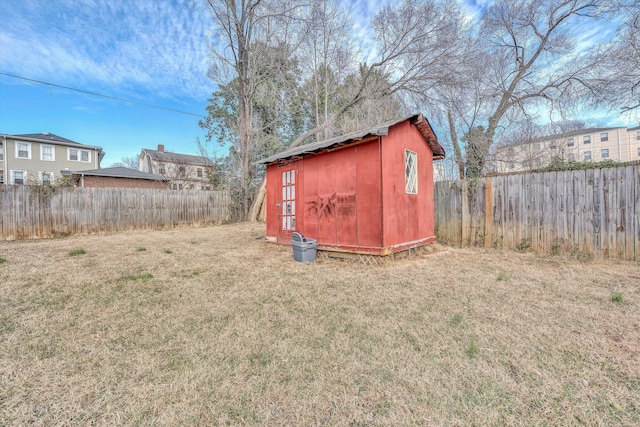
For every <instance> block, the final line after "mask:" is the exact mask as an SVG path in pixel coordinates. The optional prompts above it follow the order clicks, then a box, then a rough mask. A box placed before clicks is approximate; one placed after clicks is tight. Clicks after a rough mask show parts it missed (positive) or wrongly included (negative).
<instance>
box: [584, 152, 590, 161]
mask: <svg viewBox="0 0 640 427" xmlns="http://www.w3.org/2000/svg"><path fill="white" fill-rule="evenodd" d="M584 159H585V160H591V151H585V152H584Z"/></svg>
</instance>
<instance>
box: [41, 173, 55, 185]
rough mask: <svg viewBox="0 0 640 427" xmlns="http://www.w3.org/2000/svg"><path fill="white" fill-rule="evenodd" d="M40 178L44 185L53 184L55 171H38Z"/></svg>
mask: <svg viewBox="0 0 640 427" xmlns="http://www.w3.org/2000/svg"><path fill="white" fill-rule="evenodd" d="M38 179H39V180H40V182H41V183H42V184H44V185H51V184H53V172H38Z"/></svg>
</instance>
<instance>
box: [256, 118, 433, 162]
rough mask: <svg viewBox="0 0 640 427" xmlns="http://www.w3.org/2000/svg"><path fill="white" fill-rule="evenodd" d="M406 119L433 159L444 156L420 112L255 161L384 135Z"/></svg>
mask: <svg viewBox="0 0 640 427" xmlns="http://www.w3.org/2000/svg"><path fill="white" fill-rule="evenodd" d="M406 120H410V121H411V124H414V125H416V127H417V128H418V130H419V131H420V133H421V134H422V136H423V137H424V139H425V141H426V142H427V144H429V146H430V147H431V150H432V151H433V159H434V160H441V159H444V157H445V152H444V149H443V148H442V146H441V145H440V144H439V143H438V139H437V136H436V134H435V132H434V131H433V128H432V127H431V125H430V124H429V122H428V121H427V119H426V118H425V117H424V116H423V115H422V114H421V113H418V114H412V115H410V116H406V117H403V118H401V119H396V120H391V121H388V122H385V123H382V124H379V125H377V126H373V127H370V128H367V129H361V130H358V131H355V132H351V133H348V134H345V135H341V136H337V137H334V138H330V139H325V140H323V141H317V142H312V143H311V144H306V145H300V146H297V147H294V148H291V149H288V150H285V151H282V152H280V153H278V154H274V155H273V156H269V157H267V158H264V159H262V160H259V161H258V162H256V164H268V163H273V162H276V161H278V160H284V159H288V158H292V157H302V156H304V155H308V154H312V153H317V152H320V151H323V150H326V149H330V148H336V147H339V146H341V145H346V144H349V143H350V142H353V141H356V140H362V139H364V138H366V137H368V136H384V135H388V134H389V128H390V127H392V126H395V125H397V124H399V123H402V122H404V121H406Z"/></svg>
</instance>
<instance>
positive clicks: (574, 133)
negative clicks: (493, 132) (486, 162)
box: [497, 126, 631, 148]
mask: <svg viewBox="0 0 640 427" xmlns="http://www.w3.org/2000/svg"><path fill="white" fill-rule="evenodd" d="M615 129H626V128H625V127H624V126H618V127H612V128H588V129H578V130H572V131H570V132H564V133H557V134H553V135H548V136H541V137H538V138H531V139H526V140H523V141H517V142H514V143H512V144H504V145H500V146H499V147H497V148H508V147H517V146H520V145H528V144H531V143H534V142H543V141H553V140H554V139H558V140H559V139H565V138H570V137H573V136H578V135H590V134H593V133H600V132H605V131H611V130H615ZM629 130H631V129H629Z"/></svg>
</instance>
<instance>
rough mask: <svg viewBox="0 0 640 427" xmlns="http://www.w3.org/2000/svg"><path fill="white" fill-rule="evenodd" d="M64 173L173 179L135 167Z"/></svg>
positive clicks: (66, 173) (67, 173)
mask: <svg viewBox="0 0 640 427" xmlns="http://www.w3.org/2000/svg"><path fill="white" fill-rule="evenodd" d="M62 172H63V175H78V176H80V175H85V176H104V177H110V178H132V179H147V180H151V181H171V178H167V177H166V176H161V175H154V174H152V173H147V172H141V171H138V170H135V169H129V168H124V167H115V168H104V169H89V170H84V171H66V170H65V171H62Z"/></svg>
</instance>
